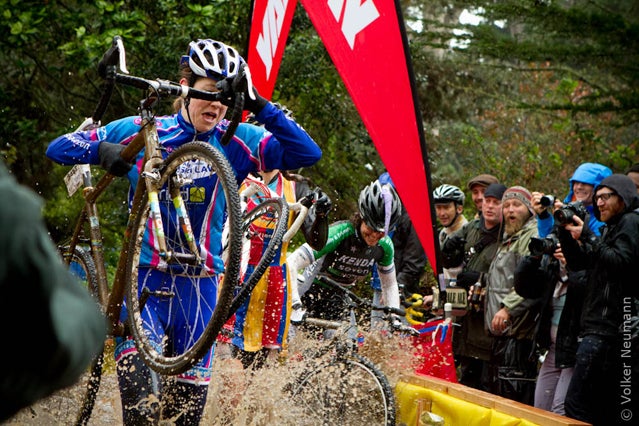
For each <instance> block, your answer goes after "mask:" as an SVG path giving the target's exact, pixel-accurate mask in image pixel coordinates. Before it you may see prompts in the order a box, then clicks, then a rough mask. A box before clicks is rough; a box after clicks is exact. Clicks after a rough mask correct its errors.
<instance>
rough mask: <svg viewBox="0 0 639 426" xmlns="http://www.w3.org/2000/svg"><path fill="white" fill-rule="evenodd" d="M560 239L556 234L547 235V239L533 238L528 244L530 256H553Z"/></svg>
mask: <svg viewBox="0 0 639 426" xmlns="http://www.w3.org/2000/svg"><path fill="white" fill-rule="evenodd" d="M558 244H559V238H557V235H555V233H554V232H551V233H550V234H548V235H546V237H545V238H534V237H533V238H531V239H530V242H529V243H528V250H530V255H531V256H534V257H538V256H541V255H544V254H553V253H554V252H555V250H557V247H558Z"/></svg>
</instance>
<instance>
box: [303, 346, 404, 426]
mask: <svg viewBox="0 0 639 426" xmlns="http://www.w3.org/2000/svg"><path fill="white" fill-rule="evenodd" d="M292 395H293V399H294V404H295V406H296V407H298V408H300V410H301V413H300V416H301V417H302V418H301V419H300V424H305V425H306V424H308V425H316V424H322V425H365V426H370V425H387V426H391V425H395V396H394V394H393V389H392V387H391V385H390V383H389V382H388V379H387V378H386V376H385V375H384V373H382V372H381V370H379V369H378V368H377V367H376V366H375V365H374V364H373V363H372V362H371V361H370V360H368V359H367V358H365V357H363V356H361V355H358V354H351V355H348V356H346V357H338V358H336V359H333V360H331V361H328V362H324V363H319V364H317V365H314V366H312V367H310V368H309V369H307V370H306V371H305V372H304V373H302V374H301V375H300V376H299V378H298V379H297V380H296V382H295V385H294V387H293V392H292Z"/></svg>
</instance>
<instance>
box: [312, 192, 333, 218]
mask: <svg viewBox="0 0 639 426" xmlns="http://www.w3.org/2000/svg"><path fill="white" fill-rule="evenodd" d="M332 208H333V202H332V201H331V199H330V197H329V196H328V195H326V194H325V193H324V192H323V191H322V190H321V189H319V188H318V189H316V190H315V214H317V215H318V216H326V215H327V214H328V212H330V211H331V209H332Z"/></svg>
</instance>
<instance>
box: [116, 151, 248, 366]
mask: <svg viewBox="0 0 639 426" xmlns="http://www.w3.org/2000/svg"><path fill="white" fill-rule="evenodd" d="M196 169H197V173H198V175H197V178H198V179H205V180H206V179H212V178H213V176H215V177H216V178H217V183H216V184H215V185H214V186H211V187H209V186H206V187H204V186H203V187H201V188H202V190H203V191H206V190H210V191H214V190H215V191H217V192H216V197H222V196H223V199H224V200H225V203H224V206H225V209H226V212H225V213H224V214H225V216H227V217H228V222H227V226H228V230H229V245H230V253H231V255H230V258H229V260H228V262H227V264H226V267H225V271H224V279H223V280H221V281H220V283H219V287H218V292H217V302H216V303H215V306H207V307H205V308H206V309H209V310H210V311H211V312H212V315H211V318H210V320H209V321H208V322H207V323H206V324H204V322H205V321H203V322H202V324H200V325H201V326H202V327H203V329H204V332H203V333H202V334H201V335H200V337H199V338H197V339H194V340H193V341H192V342H190V343H189V345H188V348H187V349H186V350H185V351H183V352H181V353H175V351H172V350H170V349H167V348H166V347H159V346H158V344H157V343H155V342H154V341H153V340H151V339H150V338H149V336H148V335H147V332H146V329H145V327H144V324H143V323H142V319H141V309H144V307H143V306H142V305H143V303H144V301H143V300H142V303H141V300H140V299H141V295H140V291H139V290H140V289H139V288H138V264H139V260H140V254H141V250H142V237H143V234H144V232H145V231H146V229H147V226H148V222H149V212H150V207H149V206H150V203H149V199H148V192H147V190H146V188H145V189H144V194H143V196H142V197H140V198H139V202H138V205H134V206H132V211H133V212H134V227H133V230H134V231H133V234H132V235H131V238H130V242H129V251H128V260H127V271H126V272H127V278H126V287H127V291H126V302H125V303H126V309H127V312H128V318H127V324H128V326H129V328H130V330H131V334H132V335H133V338H134V340H135V343H136V347H137V350H138V353H139V354H140V355H141V356H142V358H143V359H144V361H145V363H146V364H147V365H148V366H149V367H150V368H151V369H153V370H155V371H157V372H158V373H160V374H165V375H176V374H180V373H183V372H185V371H186V370H188V369H189V368H191V367H193V366H194V365H195V364H196V363H197V362H198V361H199V360H200V359H201V358H202V357H203V356H204V354H205V353H206V352H207V351H208V350H210V348H211V346H212V344H213V342H214V341H215V338H216V337H217V335H218V333H219V332H220V329H221V328H222V326H223V325H224V323H225V321H226V319H227V317H228V312H229V308H230V305H231V301H232V299H233V289H234V287H235V286H236V285H237V283H238V281H239V271H240V256H241V246H242V235H241V232H240V229H241V219H242V217H241V216H242V215H241V210H240V199H239V193H238V187H237V182H236V180H235V175H234V173H233V169H232V168H231V165H230V164H229V162H228V160H227V159H226V157H224V155H223V154H222V153H221V152H220V151H219V150H217V149H216V148H214V147H213V146H212V145H210V144H207V143H204V142H190V143H187V144H185V145H183V146H181V147H180V148H178V149H176V150H175V151H173V152H172V153H171V154H170V155H169V156H168V157H167V158H166V159H165V161H164V163H163V165H162V167H161V168H160V181H159V185H160V186H159V187H163V189H162V192H164V191H166V192H165V195H164V196H162V197H159V198H160V200H159V202H160V203H166V206H167V208H169V209H172V207H171V206H172V205H173V204H172V201H171V200H170V198H171V197H168V196H166V194H168V193H169V191H168V189H167V187H168V186H169V185H172V184H173V183H172V182H174V179H173V178H175V177H180V178H182V177H187V178H188V177H190V176H181V175H180V174H181V172H182V171H184V170H189V173H193V171H194V170H196ZM214 174H215V175H214ZM178 175H180V176H178ZM196 189H197V188H196ZM187 196H188V197H191V196H192V194H190V193H189V194H188V195H187ZM221 201H222V199H221V198H218V199H217V201H216V203H219V202H221ZM218 205H221V204H218ZM173 210H174V209H173ZM187 211H188V207H187ZM218 213H219V212H218ZM162 220H163V223H164V226H165V229H164V235H165V237H166V238H167V244H168V245H170V248H171V250H172V251H173V252H175V253H178V252H181V253H191V251H190V249H189V248H188V244H187V242H186V241H185V239H184V235H183V234H182V233H180V232H177V233H173V234H174V235H172V233H170V232H168V231H167V226H169V225H170V226H171V227H173V228H174V229H180V224H176V223H171V221H174V222H175V215H174V214H171V217H168V218H165V217H163V218H162ZM199 251H200V253H203V252H204V250H201V249H200V250H199ZM180 268H182V269H181V270H180ZM176 271H179V272H176ZM202 271H203V269H202V268H201V267H193V266H191V265H184V266H182V265H180V264H179V261H177V262H175V263H174V264H173V265H172V266H170V267H169V268H167V270H166V272H165V273H166V274H167V275H169V276H170V275H172V274H176V275H180V279H183V277H185V276H186V277H188V278H190V279H192V280H193V286H192V289H193V291H194V292H196V293H197V292H198V291H199V279H200V275H201V274H202ZM217 272H218V273H219V272H220V271H217ZM149 297H151V298H152V297H172V296H170V295H151V296H149ZM196 297H197V294H196ZM142 299H143V298H142ZM174 301H175V309H189V307H188V304H184V305H183V304H182V303H181V301H180V300H179V299H178V298H175V299H174ZM184 314H185V315H187V316H188V317H189V318H195V317H197V318H201V316H200V315H199V314H198V313H191V312H184ZM192 315H193V316H192Z"/></svg>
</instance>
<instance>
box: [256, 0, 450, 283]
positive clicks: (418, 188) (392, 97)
mask: <svg viewBox="0 0 639 426" xmlns="http://www.w3.org/2000/svg"><path fill="white" fill-rule="evenodd" d="M301 1H302V4H303V6H304V8H305V9H306V12H307V13H308V16H309V17H310V19H311V21H312V22H313V25H314V26H315V29H316V30H317V32H318V33H319V35H320V37H321V39H322V41H323V42H324V45H325V46H326V49H327V51H328V53H329V55H330V56H331V58H332V60H333V62H334V63H335V66H336V68H337V70H338V72H339V73H340V75H341V77H342V80H343V81H344V84H345V86H346V88H347V90H348V92H349V93H350V95H351V98H352V99H353V102H354V104H355V107H356V108H357V110H358V111H359V114H360V116H361V118H362V121H363V122H364V125H365V126H366V129H367V130H368V133H369V135H370V136H371V139H372V140H373V143H374V144H375V147H376V148H377V151H378V152H379V155H380V157H381V159H382V162H383V163H384V165H385V166H386V169H387V170H388V172H389V174H390V175H391V178H392V179H393V182H394V184H395V187H396V188H397V191H398V193H399V196H400V198H401V199H402V202H403V203H404V207H405V208H406V210H407V211H408V214H409V215H410V217H411V219H412V222H413V225H414V226H415V230H416V231H417V234H418V235H419V238H420V241H421V243H422V245H423V246H424V250H425V251H426V255H427V256H428V259H429V261H430V264H431V266H432V268H433V270H434V271H435V272H436V273H437V272H439V270H438V269H437V268H438V265H437V253H438V251H437V242H436V239H435V228H434V227H433V222H432V217H433V211H432V209H431V202H430V200H431V190H430V173H429V171H428V161H427V156H426V144H425V141H424V139H423V133H424V132H423V126H422V122H421V114H419V108H418V103H417V100H416V97H415V93H414V77H413V75H412V68H411V66H410V54H409V53H408V46H407V41H406V34H405V29H404V23H403V21H402V20H401V9H400V7H399V4H398V1H397V0H395V1H393V0H301ZM251 69H252V68H251Z"/></svg>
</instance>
